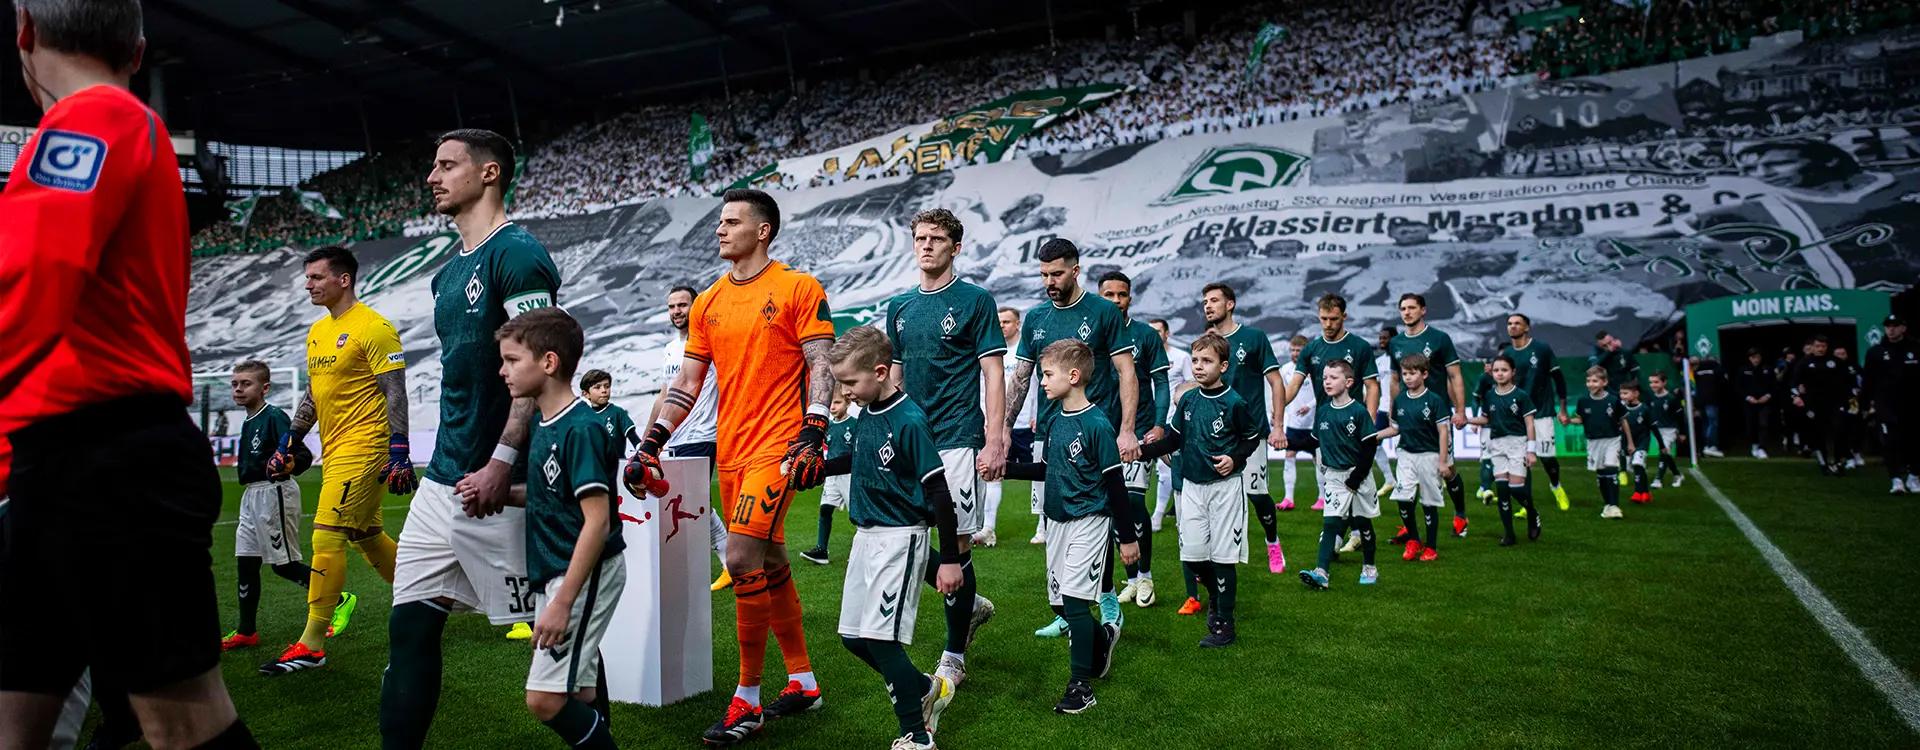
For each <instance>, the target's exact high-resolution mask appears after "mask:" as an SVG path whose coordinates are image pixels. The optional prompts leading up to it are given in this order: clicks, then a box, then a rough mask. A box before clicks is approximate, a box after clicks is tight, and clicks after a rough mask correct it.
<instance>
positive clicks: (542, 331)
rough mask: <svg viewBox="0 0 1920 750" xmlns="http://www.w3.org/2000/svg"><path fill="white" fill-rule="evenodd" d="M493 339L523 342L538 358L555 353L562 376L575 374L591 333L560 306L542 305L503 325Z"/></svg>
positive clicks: (557, 374)
mask: <svg viewBox="0 0 1920 750" xmlns="http://www.w3.org/2000/svg"><path fill="white" fill-rule="evenodd" d="M493 338H494V340H495V341H513V342H516V343H519V344H520V345H522V346H525V347H527V348H528V349H530V350H532V351H533V355H534V356H536V357H542V356H546V354H547V352H553V353H554V354H556V355H558V356H559V357H560V370H559V371H558V372H556V373H554V374H555V375H556V376H558V377H560V378H562V379H567V378H571V377H573V370H574V368H576V367H579V366H580V353H581V352H583V351H585V350H586V348H587V334H586V331H584V330H582V329H581V328H580V321H577V320H574V319H573V316H572V315H568V314H567V311H565V310H562V309H560V308H558V307H538V308H534V309H532V310H528V311H526V312H524V313H521V314H520V316H519V317H517V318H514V319H513V320H509V321H507V324H506V325H503V326H500V330H498V331H495V332H494V334H493Z"/></svg>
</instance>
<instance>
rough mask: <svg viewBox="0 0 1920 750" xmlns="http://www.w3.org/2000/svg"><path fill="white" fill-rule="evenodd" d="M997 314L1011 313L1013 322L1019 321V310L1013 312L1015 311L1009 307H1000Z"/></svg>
mask: <svg viewBox="0 0 1920 750" xmlns="http://www.w3.org/2000/svg"><path fill="white" fill-rule="evenodd" d="M999 312H1003V313H1009V312H1010V313H1013V319H1014V320H1019V319H1020V311H1019V310H1015V309H1013V308H1011V307H1005V306H1002V307H1001V308H1000V310H999Z"/></svg>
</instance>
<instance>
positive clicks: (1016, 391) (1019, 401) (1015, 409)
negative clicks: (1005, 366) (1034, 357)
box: [1006, 360, 1033, 430]
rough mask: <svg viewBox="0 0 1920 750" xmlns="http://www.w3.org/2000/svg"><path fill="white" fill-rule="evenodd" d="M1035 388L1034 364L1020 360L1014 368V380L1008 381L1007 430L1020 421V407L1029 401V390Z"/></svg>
mask: <svg viewBox="0 0 1920 750" xmlns="http://www.w3.org/2000/svg"><path fill="white" fill-rule="evenodd" d="M1032 387H1033V363H1032V362H1028V361H1026V360H1020V363H1019V364H1017V365H1014V366H1013V379H1012V380H1009V381H1007V413H1006V422H1007V429H1009V430H1011V429H1013V423H1015V422H1018V421H1020V407H1021V406H1024V405H1025V404H1026V401H1027V389H1029V388H1032Z"/></svg>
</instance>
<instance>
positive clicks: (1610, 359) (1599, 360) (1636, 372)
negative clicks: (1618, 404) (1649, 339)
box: [1508, 318, 1640, 388]
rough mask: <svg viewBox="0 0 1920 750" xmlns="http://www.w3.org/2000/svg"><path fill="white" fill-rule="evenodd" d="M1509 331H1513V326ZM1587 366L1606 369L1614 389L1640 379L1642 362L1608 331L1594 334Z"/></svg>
mask: <svg viewBox="0 0 1920 750" xmlns="http://www.w3.org/2000/svg"><path fill="white" fill-rule="evenodd" d="M1509 320H1511V318H1509ZM1508 330H1512V328H1511V324H1509V328H1508ZM1587 364H1589V365H1591V366H1595V367H1603V368H1606V371H1607V384H1608V385H1611V386H1613V387H1614V388H1619V387H1620V385H1621V384H1623V383H1625V382H1627V381H1629V380H1634V381H1637V380H1639V378H1640V361H1639V360H1637V359H1634V356H1633V353H1632V352H1629V351H1627V350H1626V347H1625V346H1624V345H1623V344H1622V343H1621V341H1620V339H1619V338H1617V337H1615V336H1613V335H1612V334H1609V333H1607V332H1606V331H1599V332H1596V333H1594V334H1593V353H1592V354H1589V355H1587Z"/></svg>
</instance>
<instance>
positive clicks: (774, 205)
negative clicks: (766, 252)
mask: <svg viewBox="0 0 1920 750" xmlns="http://www.w3.org/2000/svg"><path fill="white" fill-rule="evenodd" d="M720 202H721V203H722V204H726V203H745V204H747V205H749V206H752V207H753V216H754V218H757V219H759V220H760V221H761V223H764V224H766V225H767V241H768V242H772V241H773V238H775V237H778V236H780V202H779V201H776V200H774V199H773V196H771V195H767V191H765V190H753V189H749V188H734V189H732V190H728V191H727V192H725V193H722V194H721V195H720Z"/></svg>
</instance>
